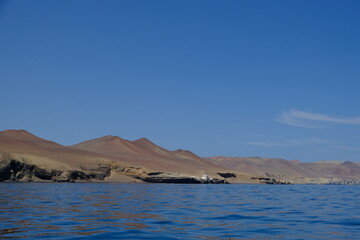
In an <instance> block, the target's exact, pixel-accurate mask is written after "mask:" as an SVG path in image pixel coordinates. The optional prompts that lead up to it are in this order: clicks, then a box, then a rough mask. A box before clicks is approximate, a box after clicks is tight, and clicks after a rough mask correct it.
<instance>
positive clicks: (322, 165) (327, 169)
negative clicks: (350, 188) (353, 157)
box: [206, 156, 360, 179]
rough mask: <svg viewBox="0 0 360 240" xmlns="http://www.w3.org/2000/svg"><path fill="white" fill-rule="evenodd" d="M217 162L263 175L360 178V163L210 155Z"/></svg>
mask: <svg viewBox="0 0 360 240" xmlns="http://www.w3.org/2000/svg"><path fill="white" fill-rule="evenodd" d="M206 159H207V160H209V161H212V162H213V163H215V164H218V165H221V166H225V167H229V168H232V169H234V170H237V171H240V172H247V173H249V174H253V175H262V176H269V175H275V176H291V177H295V178H303V179H304V178H319V177H320V178H342V179H349V178H350V179H358V178H360V163H354V162H335V161H323V162H312V163H305V162H300V161H289V160H284V159H276V158H260V157H224V156H218V157H208V158H206Z"/></svg>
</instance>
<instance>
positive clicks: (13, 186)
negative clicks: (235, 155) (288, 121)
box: [0, 183, 360, 240]
mask: <svg viewBox="0 0 360 240" xmlns="http://www.w3.org/2000/svg"><path fill="white" fill-rule="evenodd" d="M359 197H360V186H344V185H343V186H334V185H240V184H233V185H186V184H179V185H177V184H115V183H114V184H113V183H2V184H0V239H159V240H162V239H360V204H359V200H360V198H359Z"/></svg>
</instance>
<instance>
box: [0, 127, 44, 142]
mask: <svg viewBox="0 0 360 240" xmlns="http://www.w3.org/2000/svg"><path fill="white" fill-rule="evenodd" d="M0 136H5V137H13V138H21V139H24V140H28V139H33V140H40V139H41V138H39V137H38V136H35V135H34V134H32V133H30V132H28V131H26V130H24V129H20V130H16V129H8V130H5V131H2V132H0ZM41 140H42V139H41Z"/></svg>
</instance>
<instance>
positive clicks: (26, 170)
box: [0, 159, 110, 182]
mask: <svg viewBox="0 0 360 240" xmlns="http://www.w3.org/2000/svg"><path fill="white" fill-rule="evenodd" d="M107 176H110V167H109V166H101V165H100V166H99V168H96V169H82V170H67V171H62V170H56V169H45V168H40V167H38V166H36V165H34V164H28V163H24V162H21V161H18V160H15V159H10V160H9V159H8V160H1V161H0V182H1V181H21V180H27V181H32V180H33V178H37V179H40V180H47V181H55V182H72V181H77V180H92V179H95V180H104V179H105V177H107Z"/></svg>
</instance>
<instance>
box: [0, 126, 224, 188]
mask: <svg viewBox="0 0 360 240" xmlns="http://www.w3.org/2000/svg"><path fill="white" fill-rule="evenodd" d="M226 171H228V169H226V168H224V167H221V166H217V165H215V164H213V163H211V162H209V161H207V160H204V159H202V158H200V157H198V156H196V155H195V154H193V153H191V152H189V151H184V150H176V151H168V150H166V149H164V148H162V147H160V146H157V145H156V144H154V143H152V142H151V141H150V140H148V139H145V138H141V139H139V140H136V141H128V140H125V139H122V138H120V137H117V136H105V137H101V138H97V139H93V140H89V141H85V142H82V143H79V144H76V145H74V146H71V147H69V146H63V145H61V144H58V143H55V142H52V141H48V140H46V139H42V138H40V137H37V136H35V135H33V134H31V133H29V132H27V131H25V130H6V131H2V132H0V181H4V180H35V181H37V180H52V181H72V180H91V179H95V180H104V179H105V180H106V179H110V180H109V181H125V182H129V181H147V182H182V183H186V182H189V183H203V182H208V183H217V182H219V183H220V182H224V179H223V178H222V177H221V175H219V174H218V172H226ZM203 176H206V177H205V178H203Z"/></svg>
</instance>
